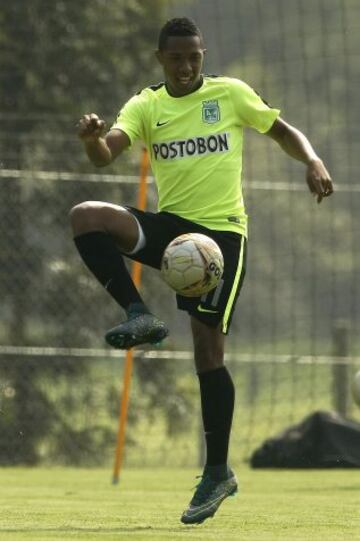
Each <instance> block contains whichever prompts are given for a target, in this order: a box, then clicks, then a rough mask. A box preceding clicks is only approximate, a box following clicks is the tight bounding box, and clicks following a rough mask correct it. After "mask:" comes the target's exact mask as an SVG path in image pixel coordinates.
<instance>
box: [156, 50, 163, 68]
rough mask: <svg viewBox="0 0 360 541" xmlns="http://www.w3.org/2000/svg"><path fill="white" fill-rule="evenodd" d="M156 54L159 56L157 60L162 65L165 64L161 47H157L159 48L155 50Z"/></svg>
mask: <svg viewBox="0 0 360 541" xmlns="http://www.w3.org/2000/svg"><path fill="white" fill-rule="evenodd" d="M155 56H156V58H157V61H158V62H159V63H160V64H161V65H163V56H162V52H161V51H160V50H159V49H157V50H156V51H155Z"/></svg>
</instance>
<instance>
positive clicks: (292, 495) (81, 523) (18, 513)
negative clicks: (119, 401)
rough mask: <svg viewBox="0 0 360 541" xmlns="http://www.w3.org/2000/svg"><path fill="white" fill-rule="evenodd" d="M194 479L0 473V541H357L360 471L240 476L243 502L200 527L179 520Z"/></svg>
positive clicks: (170, 474) (174, 474)
mask: <svg viewBox="0 0 360 541" xmlns="http://www.w3.org/2000/svg"><path fill="white" fill-rule="evenodd" d="M195 473H196V472H195V471H193V470H179V469H177V470H163V469H159V470H156V469H155V470H147V469H145V470H139V469H137V470H131V469H128V470H125V471H124V472H123V475H122V479H121V482H120V484H119V485H117V486H114V485H111V483H110V477H111V472H110V471H109V470H104V469H101V470H100V469H70V468H68V469H63V468H48V469H44V468H41V469H40V468H39V469H36V468H35V469H25V468H2V469H0V479H1V480H0V509H1V513H0V539H1V541H10V540H11V541H15V540H16V541H17V540H19V541H22V540H27V541H29V540H34V541H35V540H36V541H38V540H42V539H46V540H47V541H52V540H59V539H61V540H63V541H71V540H72V539H79V540H80V539H81V540H85V539H86V540H88V541H91V540H107V541H111V540H117V541H118V540H123V539H124V540H127V539H129V540H148V539H152V540H169V541H170V540H173V539H187V540H197V539H203V540H213V539H214V540H215V539H216V540H219V541H223V540H227V539H239V540H246V541H275V540H276V541H292V540H301V541H308V540H309V541H310V540H311V541H320V540H321V541H333V540H339V541H347V540H351V541H354V540H356V539H360V518H359V517H360V511H359V509H360V476H359V474H358V472H357V471H350V470H347V471H343V470H335V471H333V470H322V471H319V470H313V471H285V470H282V471H274V470H271V471H267V470H255V471H253V470H250V469H247V468H245V467H243V468H242V469H241V471H238V474H239V477H240V482H241V492H240V493H239V494H238V495H237V496H236V497H235V498H229V499H228V500H227V501H226V502H224V504H223V505H222V507H220V509H219V511H218V514H217V515H216V516H215V518H213V519H210V520H208V521H207V522H205V523H204V524H202V525H200V526H190V527H189V526H183V525H182V524H181V523H180V522H179V516H180V513H181V511H182V510H183V508H184V506H185V505H186V504H187V503H188V501H189V498H190V497H191V494H192V491H191V487H192V484H194V479H193V478H194V475H195Z"/></svg>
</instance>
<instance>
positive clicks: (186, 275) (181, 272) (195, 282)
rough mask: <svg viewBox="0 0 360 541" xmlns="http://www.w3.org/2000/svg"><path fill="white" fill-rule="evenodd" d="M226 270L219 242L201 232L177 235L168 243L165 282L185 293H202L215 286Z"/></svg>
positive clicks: (163, 269) (195, 295)
mask: <svg viewBox="0 0 360 541" xmlns="http://www.w3.org/2000/svg"><path fill="white" fill-rule="evenodd" d="M223 271H224V258H223V255H222V252H221V250H220V248H219V246H218V245H217V243H216V242H215V241H214V240H213V239H211V238H210V237H208V236H207V235H202V234H201V233H186V234H185V235H180V236H179V237H176V238H175V239H174V240H173V241H171V242H170V244H169V245H168V246H167V247H166V249H165V252H164V255H163V258H162V262H161V274H162V276H163V278H164V280H165V282H166V283H167V284H168V285H169V286H170V287H171V288H172V289H174V290H175V291H176V292H177V293H179V294H180V295H183V296H184V297H200V296H201V295H203V294H204V293H207V292H208V291H211V290H212V289H214V288H215V287H216V286H217V284H218V283H219V280H220V278H221V276H222V273H223Z"/></svg>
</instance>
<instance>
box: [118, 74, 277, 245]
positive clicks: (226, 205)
mask: <svg viewBox="0 0 360 541" xmlns="http://www.w3.org/2000/svg"><path fill="white" fill-rule="evenodd" d="M279 113H280V111H279V110H278V109H271V108H270V107H269V106H268V105H266V104H265V103H264V102H263V101H262V99H261V98H260V97H259V96H258V95H257V94H256V92H254V90H252V89H251V88H250V87H249V86H248V85H247V84H245V83H244V82H242V81H240V80H238V79H233V78H229V77H211V76H210V77H208V76H205V77H204V78H203V84H202V86H201V87H200V88H199V89H198V90H196V91H195V92H193V93H191V94H188V95H186V96H182V97H178V98H175V97H172V96H170V95H169V94H168V92H167V89H166V86H165V84H164V83H161V84H160V85H157V86H152V87H148V88H145V89H144V90H142V91H141V92H140V93H139V94H137V95H136V96H134V97H132V98H131V99H130V100H129V101H128V102H127V103H126V104H125V105H124V107H123V108H122V109H121V111H120V113H119V115H118V117H117V119H116V121H115V123H114V124H113V126H112V128H111V129H120V130H122V131H124V132H125V133H126V134H127V135H128V136H129V138H130V141H131V143H133V142H134V141H136V140H137V139H142V140H143V142H144V143H145V145H146V147H147V148H148V150H149V153H150V160H151V167H152V171H153V173H154V177H155V180H156V184H157V189H158V198H159V199H158V209H159V210H160V211H167V212H171V213H173V214H177V215H179V216H181V217H182V218H186V219H188V220H192V221H194V222H196V223H198V224H201V225H203V226H205V227H208V228H209V229H217V230H221V231H235V232H236V233H240V234H242V235H244V236H246V235H247V215H246V212H245V206H244V202H243V196H242V189H241V169H242V147H243V128H244V127H252V128H255V129H256V130H257V131H259V132H260V133H265V132H267V131H268V130H269V129H270V128H271V126H272V124H273V123H274V121H275V119H276V118H277V117H278V116H279Z"/></svg>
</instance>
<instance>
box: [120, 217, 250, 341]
mask: <svg viewBox="0 0 360 541" xmlns="http://www.w3.org/2000/svg"><path fill="white" fill-rule="evenodd" d="M126 208H127V209H128V210H129V211H130V212H131V213H132V214H134V216H136V218H137V219H138V221H139V223H140V225H141V227H142V229H143V232H144V235H145V238H146V245H145V246H144V248H142V249H141V250H139V251H138V252H136V253H135V254H131V255H130V254H125V255H126V256H127V257H129V258H130V259H133V260H135V261H139V262H140V263H143V264H145V265H149V266H150V267H154V268H155V269H160V267H161V259H162V256H163V253H164V251H165V248H166V247H167V245H168V244H169V242H171V241H172V240H173V239H174V238H175V237H178V236H179V235H182V234H184V233H202V234H204V235H207V236H209V237H211V238H212V239H214V240H215V241H216V242H217V243H218V245H219V246H220V249H221V251H222V253H223V256H224V273H223V275H222V278H221V280H220V282H219V284H218V286H217V287H216V288H215V289H213V290H211V291H209V293H205V294H204V295H203V296H202V297H183V296H182V295H179V294H177V295H176V301H177V306H178V308H179V309H180V310H185V311H187V312H188V313H189V314H190V315H192V316H194V317H195V318H196V319H198V320H199V321H202V322H203V323H205V324H207V325H209V326H210V327H217V326H218V325H219V324H220V323H222V332H223V333H224V334H227V333H228V331H229V327H230V323H231V319H232V315H233V311H234V308H235V304H236V300H237V298H238V296H239V293H240V289H241V286H242V283H243V280H244V276H245V270H246V239H245V237H243V236H242V235H239V234H237V233H233V232H231V231H214V230H212V229H208V228H207V227H204V226H201V225H198V224H196V223H194V222H191V221H189V220H186V219H184V218H181V217H180V216H177V215H176V214H171V213H169V212H158V213H153V212H144V211H141V210H138V209H136V208H133V207H126Z"/></svg>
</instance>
